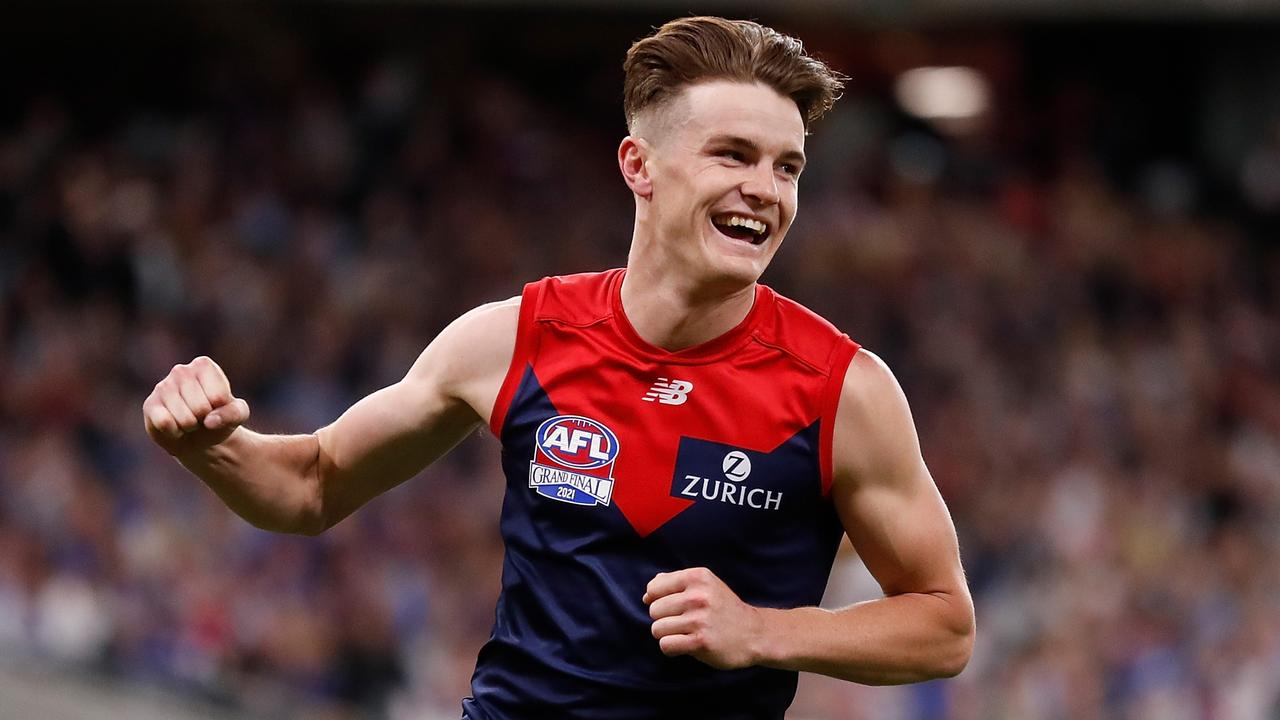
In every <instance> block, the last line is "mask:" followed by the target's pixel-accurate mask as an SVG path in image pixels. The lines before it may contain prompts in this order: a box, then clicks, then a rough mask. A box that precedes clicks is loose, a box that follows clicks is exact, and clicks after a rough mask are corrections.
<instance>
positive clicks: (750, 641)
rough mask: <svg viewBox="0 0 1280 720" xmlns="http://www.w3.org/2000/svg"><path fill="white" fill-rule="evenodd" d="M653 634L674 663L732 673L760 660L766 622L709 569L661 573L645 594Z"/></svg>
mask: <svg viewBox="0 0 1280 720" xmlns="http://www.w3.org/2000/svg"><path fill="white" fill-rule="evenodd" d="M644 602H645V603H646V604H647V605H648V606H649V617H652V618H653V627H652V632H653V636H654V637H655V638H657V639H658V645H659V647H661V648H662V652H663V653H664V654H666V655H667V656H669V657H674V656H676V655H692V656H693V657H695V658H697V659H698V660H701V661H702V662H704V663H706V664H708V665H710V666H711V667H714V668H718V669H720V670H731V669H736V668H743V667H747V666H750V665H754V664H755V663H756V662H757V660H758V650H757V647H756V646H757V644H758V643H759V641H760V636H761V634H762V633H761V631H762V629H763V621H762V619H761V617H760V615H761V613H760V610H759V609H757V608H754V607H752V606H750V605H748V604H747V603H745V602H743V601H742V600H741V599H740V598H739V597H738V596H737V594H735V593H734V592H733V590H730V589H729V586H728V585H725V584H724V582H723V581H722V580H721V579H720V578H718V577H716V575H715V573H713V572H711V571H710V570H708V569H706V568H690V569H688V570H680V571H677V572H672V573H658V575H657V576H655V577H654V578H653V580H650V581H649V585H648V587H646V588H645V593H644Z"/></svg>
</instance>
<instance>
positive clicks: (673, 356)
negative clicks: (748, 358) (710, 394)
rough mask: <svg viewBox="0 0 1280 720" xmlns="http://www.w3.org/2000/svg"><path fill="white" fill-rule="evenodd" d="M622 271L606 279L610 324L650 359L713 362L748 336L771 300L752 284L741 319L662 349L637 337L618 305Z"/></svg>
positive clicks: (759, 286) (759, 285)
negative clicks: (699, 340)
mask: <svg viewBox="0 0 1280 720" xmlns="http://www.w3.org/2000/svg"><path fill="white" fill-rule="evenodd" d="M626 274H627V271H626V268H619V269H618V270H616V271H614V273H613V277H611V278H609V289H608V292H609V305H610V309H611V311H612V315H613V318H614V323H613V326H614V328H616V329H617V332H618V335H619V336H620V337H621V338H622V340H623V341H624V342H625V343H626V344H627V345H629V346H630V349H631V350H633V351H634V352H635V353H637V354H638V355H639V356H641V357H644V358H646V359H649V360H653V361H654V362H661V363H668V364H670V363H675V364H681V365H695V364H701V363H710V362H714V361H716V360H720V359H722V358H724V357H727V356H729V355H731V354H733V353H734V352H735V351H737V350H738V349H739V348H740V347H741V346H742V345H744V344H746V342H747V341H749V340H750V339H751V336H752V334H753V333H754V331H755V329H756V326H758V325H759V324H760V318H762V317H763V316H764V313H765V309H766V308H765V306H766V305H768V304H770V303H771V302H772V299H773V296H772V294H771V293H770V292H769V289H768V288H766V287H765V286H764V285H761V284H760V283H756V294H755V298H754V299H753V300H752V303H751V310H750V311H748V312H747V316H746V317H745V318H743V319H742V322H740V323H738V324H737V325H735V326H734V327H732V328H730V329H729V330H727V331H725V332H724V333H722V334H721V335H718V336H716V337H714V338H712V339H710V340H708V341H706V342H704V343H699V344H697V345H691V346H689V347H687V348H683V349H681V350H675V351H672V350H665V349H663V348H660V347H658V346H657V345H654V344H652V343H650V342H649V341H647V340H645V339H644V338H642V337H640V333H638V332H636V329H635V327H634V326H633V325H632V324H631V320H630V319H629V318H627V313H626V311H625V310H624V309H623V307H622V280H623V278H624V277H626Z"/></svg>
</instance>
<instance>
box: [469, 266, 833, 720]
mask: <svg viewBox="0 0 1280 720" xmlns="http://www.w3.org/2000/svg"><path fill="white" fill-rule="evenodd" d="M623 274H624V271H623V270H612V271H609V272H604V273H593V274H583V275H572V276H566V277H553V278H547V279H544V280H541V281H539V282H535V283H530V284H529V285H528V286H526V287H525V290H524V294H523V298H522V301H521V305H520V321H519V330H518V332H517V337H516V346H515V354H514V357H513V358H512V361H511V367H510V369H509V370H508V373H507V376H506V378H505V380H504V382H503V385H502V388H501V390H500V391H499V394H498V399H497V402H496V403H495V405H494V409H493V415H492V417H491V419H490V424H491V427H492V430H493V433H494V435H495V436H496V437H498V438H499V439H500V440H501V441H502V465H503V469H504V471H505V473H506V476H507V492H506V499H505V501H504V504H503V508H502V520H501V529H502V535H503V539H504V541H505V542H506V558H505V562H504V568H503V576H502V595H501V597H500V599H499V600H498V607H497V617H496V621H495V623H494V628H493V636H492V637H491V638H490V640H489V642H488V643H487V644H486V645H485V646H484V649H483V650H482V651H481V652H480V656H479V659H478V661H477V667H476V671H475V675H474V677H473V678H472V695H473V697H471V698H467V699H466V700H465V701H464V703H463V706H464V709H465V710H466V713H467V716H468V717H470V718H474V719H475V720H514V719H517V718H519V719H521V720H524V719H527V718H557V719H558V720H567V719H571V718H589V719H590V720H615V719H616V720H633V719H634V720H641V719H643V720H658V719H660V718H661V719H663V720H670V719H673V718H683V717H699V718H710V717H714V718H717V719H718V720H730V719H733V718H742V719H744V720H745V719H747V718H750V719H753V720H754V719H757V718H761V719H762V718H781V717H782V716H783V714H784V712H785V710H786V708H787V706H788V705H790V703H791V700H792V698H793V697H794V695H795V687H796V679H797V676H796V673H793V672H785V671H781V670H773V669H769V668H758V667H753V668H747V669H743V670H734V671H722V670H716V669H713V668H711V667H709V666H707V665H704V664H703V663H701V662H698V661H697V660H694V659H692V658H688V657H679V658H668V657H666V656H664V655H663V654H662V652H661V651H660V650H659V648H658V642H657V641H656V640H655V639H654V638H653V636H652V635H651V634H650V624H651V622H652V620H651V619H650V618H649V613H648V607H647V606H646V605H645V604H644V603H643V602H642V601H641V598H642V597H643V596H644V592H645V586H646V585H647V584H648V583H649V581H650V580H651V579H652V578H653V576H654V575H656V574H657V573H660V572H670V571H673V570H680V569H684V568H691V567H707V568H709V569H710V570H712V571H713V572H714V573H715V574H716V575H717V576H718V577H719V578H720V579H721V580H723V581H724V582H725V583H726V584H727V585H728V586H729V587H730V588H731V589H733V590H734V591H735V592H736V593H737V594H738V595H739V596H740V597H741V598H742V599H743V600H744V601H745V602H747V603H750V604H752V605H755V606H761V607H775V608H789V607H799V606H805V605H815V604H817V603H818V602H819V601H820V600H821V598H822V593H823V590H824V589H825V587H826V582H827V577H828V575H829V574H830V571H831V564H832V561H833V559H834V557H835V553H836V549H837V547H838V545H839V540H840V535H841V531H842V530H841V525H840V522H839V519H838V517H837V516H836V513H835V510H834V507H833V505H832V503H831V501H830V497H829V495H830V493H829V491H830V486H831V435H832V424H833V419H834V416H835V412H836V404H837V400H838V398H839V394H840V389H841V386H842V384H843V379H844V374H845V369H846V368H847V367H848V364H849V361H850V359H851V358H852V357H853V354H854V353H855V352H856V351H857V349H858V345H857V344H856V343H854V342H853V341H852V340H850V339H849V338H848V337H847V336H845V335H843V334H841V333H840V332H839V331H838V330H836V329H835V328H834V327H832V326H831V325H830V324H829V323H827V322H826V321H825V320H823V319H822V318H820V317H818V316H817V315H815V314H814V313H812V312H810V311H809V310H806V309H805V308H803V307H802V306H800V305H798V304H797V303H795V302H793V301H791V300H788V299H786V298H784V297H782V296H780V295H778V294H777V293H775V292H774V291H772V290H770V289H769V288H767V287H765V286H763V285H760V286H757V288H756V295H755V302H754V304H753V306H752V309H751V311H750V313H749V314H748V316H747V317H746V319H745V320H743V322H742V323H740V324H739V325H738V326H737V327H735V328H734V329H732V330H730V331H729V332H727V333H725V334H724V335H722V336H720V337H718V338H716V339H714V340H711V341H710V342H707V343H704V344H701V345H697V346H695V347H691V348H686V349H684V350H680V351H676V352H668V351H665V350H662V349H660V348H657V347H654V346H653V345H650V344H649V343H647V342H645V341H644V340H643V339H642V338H641V337H640V336H639V335H638V334H637V333H636V331H635V329H634V328H632V326H631V324H630V323H629V322H628V320H627V318H626V316H625V315H624V313H623V311H622V302H621V294H620V293H621V286H622V278H623Z"/></svg>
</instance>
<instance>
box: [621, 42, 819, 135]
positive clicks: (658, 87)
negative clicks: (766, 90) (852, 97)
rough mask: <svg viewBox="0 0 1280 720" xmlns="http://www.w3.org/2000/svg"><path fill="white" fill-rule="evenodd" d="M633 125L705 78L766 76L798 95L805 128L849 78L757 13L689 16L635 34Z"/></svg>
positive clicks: (629, 67) (628, 85) (627, 67)
mask: <svg viewBox="0 0 1280 720" xmlns="http://www.w3.org/2000/svg"><path fill="white" fill-rule="evenodd" d="M622 69H623V71H624V72H625V74H626V79H625V80H624V81H623V101H622V106H623V110H624V111H625V112H626V115H627V127H628V128H633V127H634V125H635V121H636V116H637V115H638V114H639V113H640V112H642V111H643V110H645V109H646V108H649V107H653V106H655V105H660V104H662V103H664V102H666V101H668V100H670V99H671V98H672V97H674V96H675V95H676V94H677V93H678V92H679V91H680V90H681V88H683V87H685V86H687V85H692V84H694V83H697V82H700V81H703V80H717V79H719V80H739V81H742V82H760V83H764V84H765V85H768V86H769V87H771V88H773V89H774V90H777V91H778V94H780V95H784V96H786V97H789V98H791V99H792V100H793V101H795V104H796V107H798V108H799V109H800V118H801V120H802V121H803V122H804V127H805V130H806V131H807V130H808V129H809V124H810V123H812V122H813V121H815V120H817V119H818V118H820V117H822V115H823V114H824V113H826V111H827V110H830V109H831V106H832V105H833V104H834V103H835V101H836V100H837V99H839V97H840V90H841V89H842V88H843V87H844V77H843V76H841V75H840V74H839V73H837V72H835V71H834V70H832V69H831V68H830V67H828V66H827V64H826V63H824V62H822V61H821V60H818V59H817V58H814V57H810V56H809V55H807V54H806V53H805V51H804V45H803V44H802V43H801V42H800V41H799V40H797V39H795V38H793V37H791V36H789V35H783V34H782V33H780V32H778V31H777V30H774V29H772V28H767V27H765V26H763V25H760V24H759V23H755V22H751V21H750V20H725V19H724V18H718V17H687V18H680V19H678V20H672V21H671V22H669V23H667V24H665V25H663V26H662V27H660V28H658V31H657V32H655V33H654V34H653V35H650V36H649V37H646V38H644V39H643V40H638V41H636V43H635V44H633V45H632V46H631V49H630V50H628V51H627V59H626V61H625V62H623V64H622Z"/></svg>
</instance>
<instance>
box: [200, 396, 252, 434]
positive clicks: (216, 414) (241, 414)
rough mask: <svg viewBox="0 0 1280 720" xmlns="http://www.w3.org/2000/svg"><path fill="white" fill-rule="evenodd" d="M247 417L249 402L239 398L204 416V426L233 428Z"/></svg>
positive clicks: (213, 428)
mask: <svg viewBox="0 0 1280 720" xmlns="http://www.w3.org/2000/svg"><path fill="white" fill-rule="evenodd" d="M248 419H249V403H247V402H245V401H244V400H242V399H240V398H235V399H233V400H232V401H231V402H229V403H227V404H226V405H223V406H222V407H220V408H218V409H217V410H214V411H213V412H211V413H209V414H208V415H205V416H204V426H205V428H207V429H209V430H218V429H234V428H235V427H236V426H238V425H243V424H244V423H245V422H246V421H247V420H248Z"/></svg>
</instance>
